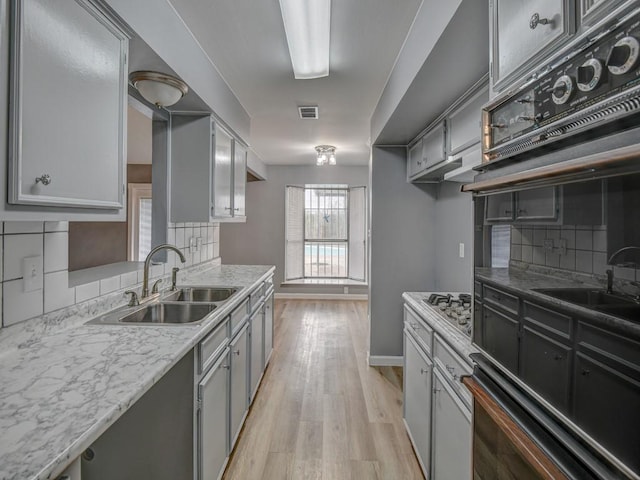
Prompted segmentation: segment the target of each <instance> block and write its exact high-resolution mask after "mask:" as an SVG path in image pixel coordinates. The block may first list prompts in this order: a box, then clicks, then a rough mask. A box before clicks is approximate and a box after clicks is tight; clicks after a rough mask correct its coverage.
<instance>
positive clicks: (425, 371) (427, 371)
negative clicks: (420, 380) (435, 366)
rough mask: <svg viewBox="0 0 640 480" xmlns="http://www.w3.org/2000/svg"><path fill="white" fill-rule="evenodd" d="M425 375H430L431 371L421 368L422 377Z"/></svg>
mask: <svg viewBox="0 0 640 480" xmlns="http://www.w3.org/2000/svg"><path fill="white" fill-rule="evenodd" d="M425 373H429V369H428V368H421V369H420V375H424V374H425Z"/></svg>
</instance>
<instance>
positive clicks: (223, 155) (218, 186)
mask: <svg viewBox="0 0 640 480" xmlns="http://www.w3.org/2000/svg"><path fill="white" fill-rule="evenodd" d="M214 132H215V133H214V135H215V139H214V141H215V143H214V145H215V150H214V151H215V156H214V161H213V179H212V181H213V190H212V196H213V198H212V199H211V202H212V209H213V215H214V217H216V218H224V217H231V215H232V210H231V209H232V207H231V177H232V163H231V143H232V141H233V140H232V138H231V135H229V134H228V133H227V132H226V131H224V130H223V129H222V128H220V127H219V126H218V125H217V124H216V126H215V129H214Z"/></svg>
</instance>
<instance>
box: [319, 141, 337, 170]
mask: <svg viewBox="0 0 640 480" xmlns="http://www.w3.org/2000/svg"><path fill="white" fill-rule="evenodd" d="M316 153H317V154H318V158H317V160H316V165H318V166H319V167H320V166H322V165H335V164H336V147H334V146H333V145H318V146H317V147H316Z"/></svg>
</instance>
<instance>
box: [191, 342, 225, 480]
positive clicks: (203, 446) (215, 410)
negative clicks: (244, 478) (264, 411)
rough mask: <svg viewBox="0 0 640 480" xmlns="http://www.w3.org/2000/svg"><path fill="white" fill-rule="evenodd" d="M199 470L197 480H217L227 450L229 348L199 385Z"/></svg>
mask: <svg viewBox="0 0 640 480" xmlns="http://www.w3.org/2000/svg"><path fill="white" fill-rule="evenodd" d="M198 401H199V407H200V408H199V411H198V433H197V435H198V437H197V438H198V441H199V445H198V451H197V455H198V471H199V475H200V476H199V479H200V480H216V479H218V478H219V477H220V472H221V470H222V468H223V467H224V465H225V462H226V458H227V454H228V453H229V451H230V448H229V445H228V444H227V442H228V441H229V432H228V428H229V427H228V422H227V419H228V413H229V349H226V350H225V352H224V353H223V354H222V356H221V357H220V359H219V360H218V361H217V362H216V363H215V364H214V365H213V366H212V367H211V370H209V373H207V374H206V375H205V377H204V378H203V379H202V381H201V382H200V383H199V384H198Z"/></svg>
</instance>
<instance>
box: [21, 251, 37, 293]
mask: <svg viewBox="0 0 640 480" xmlns="http://www.w3.org/2000/svg"><path fill="white" fill-rule="evenodd" d="M41 288H42V255H36V256H33V257H24V258H23V259H22V289H23V290H24V291H25V292H33V291H35V290H40V289H41Z"/></svg>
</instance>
